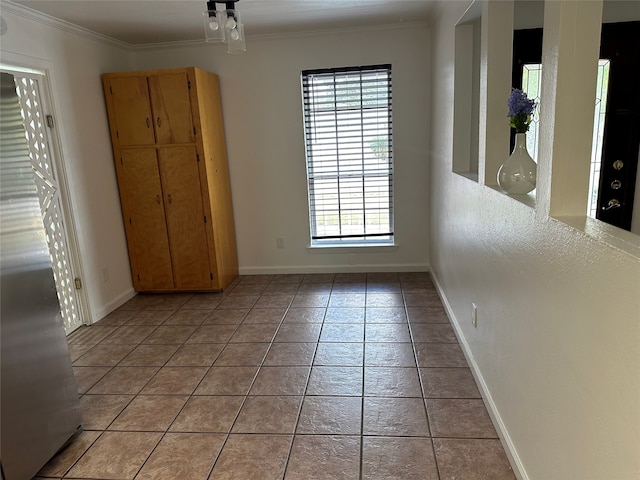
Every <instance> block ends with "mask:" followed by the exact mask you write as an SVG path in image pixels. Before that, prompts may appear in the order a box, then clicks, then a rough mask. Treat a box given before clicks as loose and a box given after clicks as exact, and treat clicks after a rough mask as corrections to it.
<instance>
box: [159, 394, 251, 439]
mask: <svg viewBox="0 0 640 480" xmlns="http://www.w3.org/2000/svg"><path fill="white" fill-rule="evenodd" d="M243 399H244V397H241V396H206V397H205V396H201V397H198V396H195V397H191V398H190V399H189V400H188V401H187V404H186V405H185V406H184V408H183V409H182V411H181V412H180V414H179V415H178V418H176V419H175V421H174V422H173V424H172V425H171V427H170V428H169V431H171V432H195V433H199V432H200V433H207V432H208V433H228V432H229V430H231V426H232V425H233V421H234V420H235V418H236V415H237V414H238V411H239V410H240V406H241V405H242V401H243Z"/></svg>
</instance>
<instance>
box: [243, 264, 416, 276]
mask: <svg viewBox="0 0 640 480" xmlns="http://www.w3.org/2000/svg"><path fill="white" fill-rule="evenodd" d="M428 271H429V264H427V263H410V264H395V265H344V264H340V265H322V266H318V265H302V266H299V265H295V266H286V267H281V266H276V265H274V266H269V267H240V268H239V273H240V275H274V274H276V275H277V274H304V273H374V272H428Z"/></svg>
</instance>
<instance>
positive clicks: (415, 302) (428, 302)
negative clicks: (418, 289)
mask: <svg viewBox="0 0 640 480" xmlns="http://www.w3.org/2000/svg"><path fill="white" fill-rule="evenodd" d="M404 301H405V304H406V305H407V307H438V306H441V305H442V301H441V300H440V297H439V296H438V294H437V293H436V292H431V293H405V294H404Z"/></svg>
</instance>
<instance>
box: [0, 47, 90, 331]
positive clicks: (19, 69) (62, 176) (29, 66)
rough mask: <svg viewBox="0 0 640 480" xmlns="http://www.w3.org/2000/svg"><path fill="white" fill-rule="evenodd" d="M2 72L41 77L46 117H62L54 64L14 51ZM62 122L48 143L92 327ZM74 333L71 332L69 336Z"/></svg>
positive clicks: (84, 313)
mask: <svg viewBox="0 0 640 480" xmlns="http://www.w3.org/2000/svg"><path fill="white" fill-rule="evenodd" d="M0 70H2V71H4V72H7V73H11V74H13V75H18V76H19V75H20V74H25V73H26V74H31V75H39V76H40V79H39V80H38V84H39V87H40V94H41V103H42V112H41V113H42V114H43V115H45V116H46V115H52V116H53V118H54V120H57V119H58V118H59V117H58V115H57V114H56V109H55V103H54V101H53V89H52V86H51V83H52V77H51V70H52V68H51V64H50V62H48V61H46V60H42V59H39V58H34V57H29V56H26V55H21V54H16V53H12V52H6V51H3V52H2V61H1V62H0ZM59 125H60V123H59V122H57V121H56V123H55V126H54V127H53V128H45V130H46V135H47V140H48V143H49V153H50V154H51V165H52V167H53V169H54V171H55V175H56V179H57V181H58V188H59V195H60V203H61V207H62V215H63V223H64V233H65V237H66V240H67V246H68V249H69V262H70V263H71V268H72V269H73V272H74V277H75V278H80V280H81V283H82V288H80V289H77V290H76V296H77V301H78V302H77V303H78V304H77V308H78V313H79V315H80V319H81V322H82V323H81V325H80V326H82V325H91V324H92V323H93V318H92V317H91V308H90V302H89V296H88V294H87V289H86V282H84V281H83V279H84V278H85V277H84V271H83V268H82V257H81V255H80V247H79V242H78V234H77V228H76V220H75V216H74V213H73V208H71V205H72V202H71V193H70V190H69V181H68V177H67V170H66V165H65V162H64V153H63V150H62V141H61V138H60V131H59ZM70 333H71V332H67V335H69V334H70Z"/></svg>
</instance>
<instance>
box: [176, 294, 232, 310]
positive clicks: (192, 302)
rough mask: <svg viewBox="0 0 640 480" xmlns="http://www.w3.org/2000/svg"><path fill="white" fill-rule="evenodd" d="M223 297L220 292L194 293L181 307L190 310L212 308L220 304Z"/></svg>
mask: <svg viewBox="0 0 640 480" xmlns="http://www.w3.org/2000/svg"><path fill="white" fill-rule="evenodd" d="M223 298H224V295H223V294H222V293H196V294H194V295H193V297H191V298H190V299H189V301H188V302H187V303H185V304H184V306H183V307H182V308H187V309H190V310H213V309H214V308H216V307H217V306H218V305H219V304H220V302H221V301H222V299H223Z"/></svg>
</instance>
